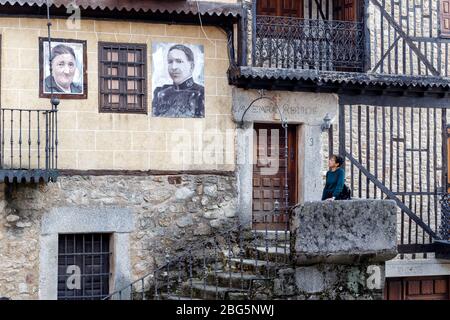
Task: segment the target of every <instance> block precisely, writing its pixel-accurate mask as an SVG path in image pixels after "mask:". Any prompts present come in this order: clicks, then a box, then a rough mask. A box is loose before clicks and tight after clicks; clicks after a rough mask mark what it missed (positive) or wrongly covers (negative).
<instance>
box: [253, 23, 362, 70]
mask: <svg viewBox="0 0 450 320" xmlns="http://www.w3.org/2000/svg"><path fill="white" fill-rule="evenodd" d="M363 25H364V24H363V23H362V22H347V21H327V20H310V19H299V18H290V17H272V16H257V18H256V31H255V33H256V34H255V39H254V52H253V66H254V67H268V68H289V69H314V70H321V71H348V72H360V71H362V70H363V67H364V28H363Z"/></svg>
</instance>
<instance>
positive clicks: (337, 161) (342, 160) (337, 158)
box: [331, 154, 344, 167]
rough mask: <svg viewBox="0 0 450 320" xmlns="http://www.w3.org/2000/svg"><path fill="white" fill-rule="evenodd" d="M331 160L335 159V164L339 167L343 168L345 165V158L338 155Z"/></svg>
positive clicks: (334, 155)
mask: <svg viewBox="0 0 450 320" xmlns="http://www.w3.org/2000/svg"><path fill="white" fill-rule="evenodd" d="M331 158H333V159H334V162H336V163H337V164H338V165H339V167H342V165H343V164H344V157H342V156H339V155H337V154H333V155H332V156H331Z"/></svg>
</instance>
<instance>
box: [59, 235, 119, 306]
mask: <svg viewBox="0 0 450 320" xmlns="http://www.w3.org/2000/svg"><path fill="white" fill-rule="evenodd" d="M109 242H110V235H109V234H101V233H97V234H94V233H93V234H60V235H59V239H58V300H101V299H103V298H105V297H106V296H108V294H109V282H110V277H111V272H110V257H111V250H110V243H109ZM75 277H79V282H78V283H77V281H76V278H75Z"/></svg>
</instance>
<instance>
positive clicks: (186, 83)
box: [152, 42, 205, 118]
mask: <svg viewBox="0 0 450 320" xmlns="http://www.w3.org/2000/svg"><path fill="white" fill-rule="evenodd" d="M152 61H153V73H152V87H153V88H154V91H153V102H152V106H153V116H155V117H167V118H203V117H205V88H204V82H205V81H204V79H205V78H204V63H205V62H204V61H205V60H204V49H203V46H202V45H193V44H189V45H188V44H176V43H161V42H160V43H154V44H153V53H152Z"/></svg>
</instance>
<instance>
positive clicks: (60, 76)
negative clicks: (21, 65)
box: [39, 38, 87, 99]
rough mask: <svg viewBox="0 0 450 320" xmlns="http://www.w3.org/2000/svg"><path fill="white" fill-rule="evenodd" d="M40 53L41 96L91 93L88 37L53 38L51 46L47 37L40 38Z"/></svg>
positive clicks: (79, 95)
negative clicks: (85, 39) (80, 38)
mask: <svg viewBox="0 0 450 320" xmlns="http://www.w3.org/2000/svg"><path fill="white" fill-rule="evenodd" d="M39 57H40V65H39V67H40V68H39V69H40V86H39V87H40V92H39V96H40V97H42V98H46V97H50V95H51V94H52V93H53V94H54V95H55V96H57V97H59V98H63V99H67V98H72V99H74V98H75V99H83V98H86V97H87V90H86V89H87V81H86V41H79V40H65V39H53V40H52V43H51V50H49V45H48V41H47V39H46V38H40V39H39ZM50 61H51V74H50Z"/></svg>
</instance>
